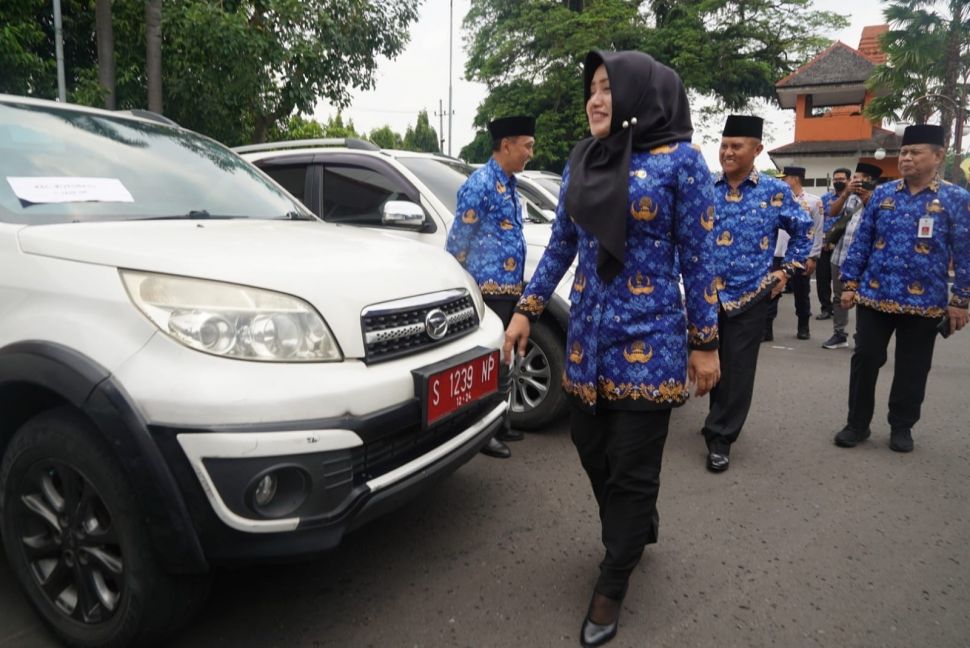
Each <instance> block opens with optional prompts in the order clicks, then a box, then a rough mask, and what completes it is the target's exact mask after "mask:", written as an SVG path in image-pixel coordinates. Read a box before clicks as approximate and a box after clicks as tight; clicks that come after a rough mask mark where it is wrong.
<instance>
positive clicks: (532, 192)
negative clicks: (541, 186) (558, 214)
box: [519, 178, 556, 210]
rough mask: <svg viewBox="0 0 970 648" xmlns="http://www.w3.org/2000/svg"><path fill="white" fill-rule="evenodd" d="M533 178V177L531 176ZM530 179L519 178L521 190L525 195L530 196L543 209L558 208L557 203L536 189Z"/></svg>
mask: <svg viewBox="0 0 970 648" xmlns="http://www.w3.org/2000/svg"><path fill="white" fill-rule="evenodd" d="M530 180H531V178H530ZM528 182H529V181H528V180H525V181H523V180H522V179H521V178H520V179H519V191H520V192H521V193H522V195H523V196H525V197H526V198H528V199H529V200H530V201H531V202H533V203H535V204H536V205H537V206H538V207H541V208H543V209H552V210H555V209H556V204H555V203H554V202H552V201H551V200H549V198H547V197H546V196H545V195H544V194H543V193H542V192H540V191H536V189H535V187H531V186H529V184H528Z"/></svg>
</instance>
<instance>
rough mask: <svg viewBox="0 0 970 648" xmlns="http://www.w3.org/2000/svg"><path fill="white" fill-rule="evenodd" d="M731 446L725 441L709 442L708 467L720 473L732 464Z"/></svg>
mask: <svg viewBox="0 0 970 648" xmlns="http://www.w3.org/2000/svg"><path fill="white" fill-rule="evenodd" d="M730 454H731V446H730V445H729V444H727V443H724V442H723V441H717V440H714V441H710V440H709V441H708V442H707V469H708V470H710V471H711V472H715V473H720V472H724V471H725V470H727V469H728V467H729V466H730V464H731V459H730Z"/></svg>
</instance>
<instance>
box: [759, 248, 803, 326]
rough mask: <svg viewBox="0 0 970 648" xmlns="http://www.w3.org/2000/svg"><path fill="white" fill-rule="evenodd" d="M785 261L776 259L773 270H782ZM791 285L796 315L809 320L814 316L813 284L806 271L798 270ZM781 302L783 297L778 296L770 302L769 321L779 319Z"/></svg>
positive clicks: (790, 281) (789, 281) (772, 265)
mask: <svg viewBox="0 0 970 648" xmlns="http://www.w3.org/2000/svg"><path fill="white" fill-rule="evenodd" d="M782 261H784V259H783V258H782V257H775V260H774V262H773V263H772V264H771V269H772V270H779V269H781V263H782ZM788 283H789V284H791V287H792V292H793V294H794V297H795V315H796V316H797V317H798V319H800V320H805V319H808V318H809V317H811V316H812V297H811V292H812V284H811V281H810V280H809V278H808V275H806V274H805V271H804V270H796V271H795V274H794V276H792V278H791V279H789V280H788ZM780 301H781V295H778V297H776V298H775V299H769V300H768V321H769V322H771V321H774V319H775V318H776V317H778V302H780Z"/></svg>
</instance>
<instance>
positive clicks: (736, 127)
mask: <svg viewBox="0 0 970 648" xmlns="http://www.w3.org/2000/svg"><path fill="white" fill-rule="evenodd" d="M764 124H765V120H764V119H762V118H761V117H755V116H754V115H728V118H727V121H726V122H724V132H722V133H721V135H722V136H724V137H754V138H755V139H761V135H762V133H763V131H764Z"/></svg>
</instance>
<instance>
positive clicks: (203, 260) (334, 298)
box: [19, 219, 471, 355]
mask: <svg viewBox="0 0 970 648" xmlns="http://www.w3.org/2000/svg"><path fill="white" fill-rule="evenodd" d="M19 239H20V246H21V249H22V250H23V251H24V252H25V253H27V254H36V255H43V256H48V257H55V258H58V259H66V260H71V261H78V262H82V263H92V264H99V265H106V266H112V267H117V268H125V269H132V270H142V271H146V272H159V273H165V274H173V275H181V276H186V277H197V278H203V279H212V280H216V281H225V282H229V283H235V284H242V285H246V286H254V287H258V288H265V289H267V290H275V291H278V292H282V293H286V294H288V295H293V296H295V297H299V298H301V299H303V300H305V301H307V302H309V303H310V304H312V305H313V306H314V307H315V308H316V309H317V310H318V311H319V312H320V314H321V315H322V316H323V318H324V319H325V320H326V321H327V324H329V325H330V328H331V330H333V332H334V334H335V335H336V336H337V338H338V340H339V341H340V343H341V346H342V347H343V348H344V351H345V352H346V353H348V355H353V354H352V353H350V352H349V351H350V348H354V349H356V348H357V347H362V340H361V337H362V336H361V328H360V312H361V310H362V309H363V308H364V307H365V306H369V305H373V304H377V303H381V302H385V301H391V300H396V299H401V298H404V297H411V296H414V295H422V294H425V293H431V292H436V291H439V290H447V289H452V288H469V287H470V285H471V283H470V279H469V276H468V274H467V273H465V271H464V270H462V268H461V266H459V265H458V263H457V262H455V260H454V259H453V258H452V257H451V255H449V254H448V253H446V252H445V251H444V250H437V249H434V248H432V247H429V246H427V245H423V244H420V243H415V242H412V241H408V240H406V239H404V238H403V237H398V236H395V235H394V234H393V233H388V232H381V231H376V230H365V229H361V228H356V227H348V226H337V225H330V224H327V223H320V222H304V221H265V220H242V219H236V220H225V221H220V220H214V221H205V222H200V221H197V220H195V221H188V220H178V221H126V222H111V223H75V224H64V225H43V226H34V227H26V228H23V229H22V230H20V232H19ZM120 288H121V283H120V281H119V289H120ZM348 347H350V348H348Z"/></svg>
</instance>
